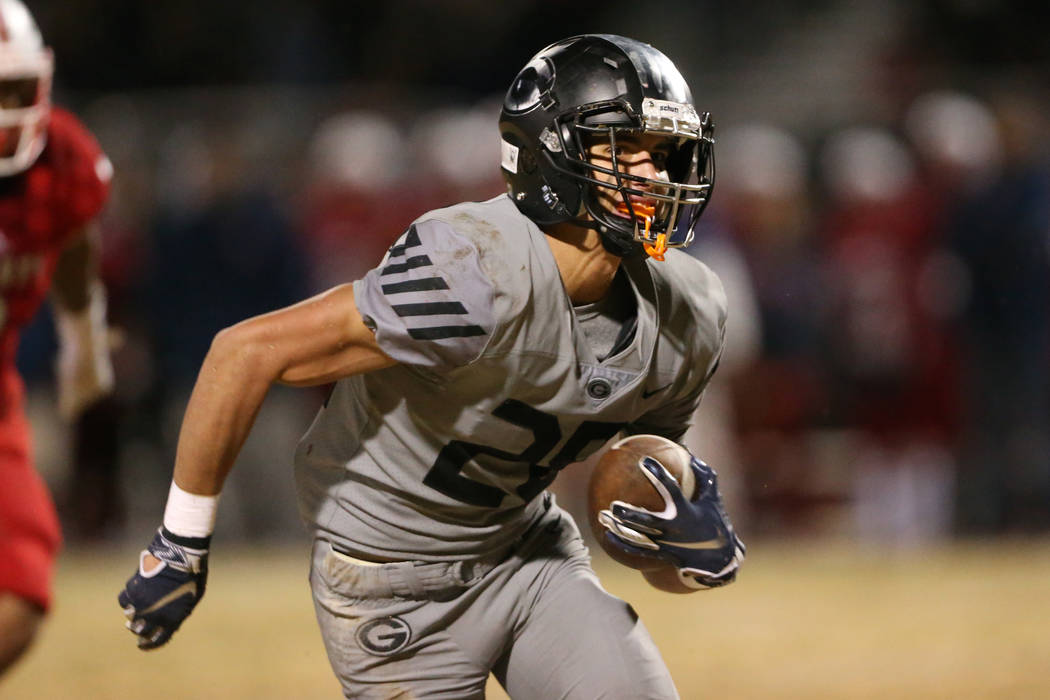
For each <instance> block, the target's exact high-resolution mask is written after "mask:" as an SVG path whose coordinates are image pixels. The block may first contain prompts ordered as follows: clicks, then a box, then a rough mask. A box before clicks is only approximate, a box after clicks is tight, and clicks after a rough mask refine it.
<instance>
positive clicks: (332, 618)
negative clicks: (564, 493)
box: [310, 507, 678, 700]
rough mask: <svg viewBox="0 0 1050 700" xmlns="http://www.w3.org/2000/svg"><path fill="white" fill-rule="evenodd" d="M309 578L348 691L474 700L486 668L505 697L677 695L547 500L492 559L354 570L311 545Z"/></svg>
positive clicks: (659, 699)
mask: <svg viewBox="0 0 1050 700" xmlns="http://www.w3.org/2000/svg"><path fill="white" fill-rule="evenodd" d="M310 580H311V587H312V589H313V596H314V608H315V609H316V611H317V619H318V621H319V622H320V625H321V634H322V636H323V637H324V642H325V646H326V648H327V650H328V659H329V661H330V662H331V664H332V668H333V669H334V670H335V673H336V675H337V676H338V677H339V681H340V683H342V686H343V692H344V694H345V695H346V697H348V698H365V699H368V700H372V699H375V700H379V699H380V698H382V700H393V699H395V698H397V699H400V700H423V699H424V698H426V699H428V700H429V699H435V700H436V699H438V698H442V699H445V700H477V699H480V698H484V697H485V683H486V681H487V679H488V674H489V671H490V670H491V671H492V672H493V673H495V675H496V677H497V678H498V679H499V681H500V683H502V685H503V687H504V688H505V689H506V690H507V693H508V694H509V695H510V697H511V698H512V699H513V700H559V699H565V700H597V699H598V698H602V699H605V700H669V699H677V698H678V694H677V692H676V691H675V688H674V684H673V683H672V681H671V676H670V674H669V673H668V671H667V667H666V665H665V664H664V662H663V659H662V658H661V657H660V653H659V652H658V651H657V649H656V646H655V645H654V644H653V641H652V639H651V638H650V636H649V633H648V632H647V631H646V629H645V626H644V625H643V624H642V622H641V620H639V619H638V616H637V615H636V614H635V612H634V610H633V609H631V607H630V606H629V605H628V604H626V603H624V602H623V601H622V600H619V599H618V598H615V597H613V596H611V595H609V594H608V593H606V592H605V591H604V590H603V589H602V587H601V585H600V584H599V583H598V579H597V577H596V576H595V574H594V571H593V570H592V569H591V567H590V558H589V556H588V553H587V548H586V547H585V545H584V544H583V541H582V540H581V539H580V534H579V532H578V531H577V529H576V525H575V524H574V523H573V522H572V519H571V518H570V517H569V516H568V515H567V514H565V513H564V512H563V511H562V510H561V509H560V508H557V507H553V508H551V509H550V510H549V511H547V513H546V514H545V515H544V516H543V517H542V518H541V519H540V520H539V521H538V523H537V524H536V525H534V526H533V527H532V529H531V530H530V531H529V532H528V533H527V534H526V535H525V536H524V537H523V538H522V539H521V541H520V542H519V543H518V545H517V546H516V548H515V549H514V551H513V552H512V553H511V554H510V555H509V556H508V557H507V558H506V559H504V560H503V561H501V562H498V563H496V562H493V563H492V564H483V563H482V564H477V563H475V564H473V565H467V564H466V563H464V562H452V563H440V564H423V563H411V562H404V563H402V562H398V563H393V564H382V565H372V566H366V565H363V564H360V563H355V562H354V561H352V560H350V559H348V558H347V557H346V556H345V555H343V554H341V553H339V552H335V551H333V550H332V548H331V546H330V545H329V544H328V543H327V542H325V541H323V540H318V541H317V542H316V543H315V545H314V552H313V568H312V571H311V575H310Z"/></svg>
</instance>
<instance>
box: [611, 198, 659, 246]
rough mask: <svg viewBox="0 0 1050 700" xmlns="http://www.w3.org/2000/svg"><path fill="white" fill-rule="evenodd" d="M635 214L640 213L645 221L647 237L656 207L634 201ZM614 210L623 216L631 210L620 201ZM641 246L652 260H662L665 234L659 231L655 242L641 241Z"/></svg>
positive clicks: (627, 214)
mask: <svg viewBox="0 0 1050 700" xmlns="http://www.w3.org/2000/svg"><path fill="white" fill-rule="evenodd" d="M633 206H634V212H635V214H640V215H641V217H642V220H643V221H645V236H646V238H648V236H649V229H650V227H651V226H652V225H653V217H654V216H655V215H656V207H655V206H651V205H649V204H640V203H638V202H635V203H634V205H633ZM616 211H618V212H619V213H621V214H623V215H624V216H630V215H631V211H630V209H628V208H627V205H626V204H624V203H623V202H620V203H619V204H617V205H616ZM642 248H644V249H645V252H646V253H648V254H649V257H651V258H652V259H653V260H663V259H664V253H666V252H667V234H666V233H661V234H658V235H657V236H656V242H654V243H650V242H649V241H642Z"/></svg>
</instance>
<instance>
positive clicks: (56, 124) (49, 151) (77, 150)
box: [41, 107, 113, 228]
mask: <svg viewBox="0 0 1050 700" xmlns="http://www.w3.org/2000/svg"><path fill="white" fill-rule="evenodd" d="M41 160H42V161H44V162H46V164H47V165H48V166H50V168H51V169H52V171H53V175H52V177H54V178H59V179H61V180H62V181H63V182H64V183H65V186H64V187H62V188H56V190H55V191H56V192H57V191H61V192H64V193H66V194H67V196H66V198H65V201H63V202H59V203H58V204H59V206H64V207H65V208H66V209H67V211H66V215H67V217H68V218H69V225H70V226H71V227H74V228H79V227H80V226H82V225H83V224H85V223H87V222H88V221H90V220H91V219H93V218H94V217H95V216H96V215H97V214H98V213H99V211H100V210H101V209H102V206H103V205H104V204H105V202H106V199H107V198H108V196H109V187H110V182H111V180H112V179H113V165H112V164H111V163H110V161H109V158H107V157H106V154H105V153H103V152H102V149H101V148H100V147H99V145H98V142H97V141H96V140H95V137H94V136H93V135H92V134H91V132H90V131H88V129H87V127H85V126H84V125H83V124H82V123H81V122H80V120H79V119H77V118H76V117H75V116H74V115H73V114H72V113H70V112H68V111H66V110H64V109H62V108H61V107H52V108H51V115H50V118H49V121H48V128H47V145H46V147H45V151H44V153H43V154H42V156H41Z"/></svg>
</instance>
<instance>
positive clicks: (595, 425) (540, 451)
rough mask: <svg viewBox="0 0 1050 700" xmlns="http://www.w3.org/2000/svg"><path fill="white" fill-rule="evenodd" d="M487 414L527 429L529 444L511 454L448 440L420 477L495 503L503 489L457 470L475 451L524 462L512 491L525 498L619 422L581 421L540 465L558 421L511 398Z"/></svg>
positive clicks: (481, 502)
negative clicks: (524, 475) (522, 477)
mask: <svg viewBox="0 0 1050 700" xmlns="http://www.w3.org/2000/svg"><path fill="white" fill-rule="evenodd" d="M492 415H494V416H496V417H497V418H500V419H502V420H505V421H507V422H508V423H513V424H514V425H517V426H520V427H522V428H525V429H526V430H529V431H531V432H532V436H533V441H532V444H531V445H529V446H528V447H526V448H525V449H524V450H522V451H521V452H519V453H518V454H514V453H512V452H506V451H504V450H501V449H498V448H496V447H489V446H488V445H478V444H477V443H473V442H464V441H462V440H453V441H451V442H450V443H448V444H447V445H445V447H444V448H442V450H441V452H440V453H438V456H437V460H435V462H434V466H432V467H431V468H430V471H428V472H427V475H426V476H425V477H424V478H423V483H424V484H426V485H427V486H430V487H431V488H434V489H437V490H438V491H440V492H441V493H443V494H445V495H446V496H448V497H449V498H454V499H455V500H457V501H461V502H463V503H469V504H471V505H475V506H486V507H490V508H495V507H497V506H499V505H500V503H502V502H503V497H504V496H506V492H504V491H503V489H499V488H496V487H495V486H490V485H488V484H483V483H481V482H479V481H474V480H473V479H468V478H467V477H465V476H463V475H462V474H461V473H460V472H461V471H462V470H463V465H465V464H466V463H467V462H468V461H470V460H471V459H473V458H474V457H475V456H476V455H479V454H484V455H490V456H492V457H496V458H497V459H503V460H507V461H508V462H527V463H528V465H529V478H528V480H527V481H526V482H525V483H523V484H521V485H520V486H518V487H517V488H516V489H515V492H516V493H517V494H518V496H520V497H521V498H522V500H524V501H525V502H526V503H527V502H529V501H531V500H532V499H533V498H535V497H536V495H537V494H538V493H540V492H541V491H543V489H545V488H547V487H548V486H549V485H550V484H551V482H552V481H554V477H555V476H557V475H558V472H559V471H561V470H562V469H564V468H565V466H566V465H569V464H571V463H573V462H575V461H577V460H578V459H579V455H580V453H581V452H582V451H583V449H584V448H585V447H587V446H588V445H589V444H590V443H592V442H594V441H596V440H597V441H600V442H605V441H606V440H608V439H609V438H611V437H612V436H613V435H615V434H616V433H617V432H619V431H620V428H622V427H623V424H622V423H603V422H600V421H585V422H584V423H582V424H581V425H580V427H579V428H577V429H576V432H574V433H573V434H572V437H570V438H569V439H568V440H567V441H566V442H565V445H564V446H563V447H562V448H561V449H560V450H558V453H557V454H556V455H554V456H553V457H551V459H550V460H549V461H548V462H547V464H546V465H544V464H542V463H541V462H542V460H543V458H544V457H545V456H546V455H547V453H548V452H550V451H551V450H552V449H554V447H555V446H556V445H557V444H558V443H559V442H561V435H562V433H561V426H560V425H558V419H557V417H556V416H552V415H551V414H549V413H544V412H543V411H540V410H537V409H535V408H533V407H532V406H529V405H528V404H525V403H523V402H521V401H517V400H515V399H507V400H506V401H504V402H503V403H502V404H500V405H499V407H498V408H496V410H495V411H493V412H492Z"/></svg>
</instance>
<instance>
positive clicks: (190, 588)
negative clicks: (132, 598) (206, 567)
mask: <svg viewBox="0 0 1050 700" xmlns="http://www.w3.org/2000/svg"><path fill="white" fill-rule="evenodd" d="M187 593H189V594H190V595H192V596H196V595H197V584H196V583H194V582H193V581H187V582H186V583H184V584H182V585H181V586H179V587H178V588H176V589H175V590H173V591H172V592H171V593H169V594H167V595H166V596H164V597H163V598H161V599H160V600H158V601H157V602H156V603H154V604H153V605H151V606H149V607H148V608H146V609H145V610H141V611H139V615H148V614H150V613H151V612H154V611H156V610H160V609H161V608H163V607H164V606H165V605H167V604H168V603H170V602H172V601H173V600H178V599H179V598H181V597H182V596H184V595H186V594H187Z"/></svg>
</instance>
